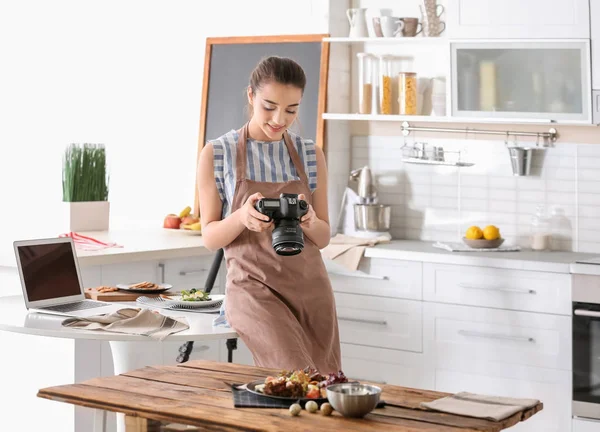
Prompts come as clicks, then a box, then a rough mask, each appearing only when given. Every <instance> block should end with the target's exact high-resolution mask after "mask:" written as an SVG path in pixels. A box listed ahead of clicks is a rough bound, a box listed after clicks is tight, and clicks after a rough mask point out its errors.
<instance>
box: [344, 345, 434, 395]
mask: <svg viewBox="0 0 600 432" xmlns="http://www.w3.org/2000/svg"><path fill="white" fill-rule="evenodd" d="M341 348H342V370H343V371H344V374H345V375H346V376H347V377H348V378H350V379H356V380H359V381H370V382H373V383H375V384H392V385H400V386H404V387H412V388H421V389H428V390H433V389H434V383H433V375H432V374H431V373H428V371H426V370H425V362H424V361H423V354H419V353H413V352H408V351H399V350H391V349H385V348H373V347H365V346H362V345H353V344H346V343H343V344H341Z"/></svg>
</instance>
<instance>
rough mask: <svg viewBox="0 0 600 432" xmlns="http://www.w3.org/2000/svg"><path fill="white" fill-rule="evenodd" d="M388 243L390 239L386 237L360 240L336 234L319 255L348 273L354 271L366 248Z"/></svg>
mask: <svg viewBox="0 0 600 432" xmlns="http://www.w3.org/2000/svg"><path fill="white" fill-rule="evenodd" d="M388 241H390V237H389V236H386V235H382V236H379V237H375V238H360V237H351V236H347V235H345V234H336V235H335V236H334V237H333V238H332V239H331V240H330V242H329V245H327V246H326V247H325V248H323V249H322V250H321V253H322V254H323V257H324V258H327V259H329V260H332V261H333V262H335V263H337V264H340V265H342V266H344V267H345V268H347V269H348V270H350V271H356V270H358V266H359V264H360V260H361V259H362V257H363V255H364V254H365V249H366V248H367V247H370V246H375V245H376V244H378V243H382V242H388Z"/></svg>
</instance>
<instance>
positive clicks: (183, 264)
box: [162, 255, 226, 292]
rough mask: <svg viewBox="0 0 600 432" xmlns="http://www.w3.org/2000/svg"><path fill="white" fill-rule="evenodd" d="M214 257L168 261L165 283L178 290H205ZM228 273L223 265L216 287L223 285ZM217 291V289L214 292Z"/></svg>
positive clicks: (165, 264) (165, 263)
mask: <svg viewBox="0 0 600 432" xmlns="http://www.w3.org/2000/svg"><path fill="white" fill-rule="evenodd" d="M213 259H214V256H213V255H207V256H201V257H190V258H180V259H172V260H166V261H164V263H162V265H164V282H165V283H168V284H172V285H173V287H174V288H175V289H177V290H179V289H191V288H196V289H198V288H202V289H203V288H204V286H205V284H206V280H207V278H208V273H209V272H210V268H211V266H212V263H213ZM225 272H226V270H225V266H224V265H223V263H222V264H221V268H220V269H219V273H218V274H217V278H216V279H215V284H214V287H219V286H220V285H221V280H222V277H223V276H224V273H225ZM216 291H217V290H216V289H215V291H214V292H216Z"/></svg>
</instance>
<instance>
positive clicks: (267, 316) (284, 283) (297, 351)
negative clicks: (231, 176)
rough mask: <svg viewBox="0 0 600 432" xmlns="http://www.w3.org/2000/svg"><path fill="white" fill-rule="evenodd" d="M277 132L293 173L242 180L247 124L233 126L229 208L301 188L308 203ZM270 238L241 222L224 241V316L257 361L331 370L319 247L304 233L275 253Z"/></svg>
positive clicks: (331, 309)
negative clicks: (294, 248) (279, 178)
mask: <svg viewBox="0 0 600 432" xmlns="http://www.w3.org/2000/svg"><path fill="white" fill-rule="evenodd" d="M284 138H285V145H286V147H287V150H288V153H289V154H290V156H291V159H292V162H293V163H294V167H295V168H296V172H297V173H298V176H299V177H300V180H293V181H288V182H282V183H270V182H256V181H252V180H248V179H246V160H247V154H246V142H247V140H248V124H246V125H245V126H244V127H243V128H242V129H241V130H240V131H239V139H238V143H237V152H236V153H237V156H236V186H235V194H234V197H233V203H232V207H231V211H232V212H233V211H235V210H237V209H239V208H240V207H242V206H243V205H244V203H245V202H246V200H247V199H248V197H249V196H250V195H252V194H254V193H256V192H260V193H261V194H262V195H263V196H264V197H265V198H279V194H280V193H295V194H304V195H305V196H306V199H307V201H308V202H309V203H310V202H311V198H312V196H311V192H310V188H309V186H308V179H307V177H306V172H305V171H304V166H303V164H302V163H301V161H300V156H299V155H298V153H297V151H296V149H295V147H294V145H293V144H292V141H291V139H290V137H289V135H288V133H287V132H285V133H284ZM271 239H272V237H271V231H265V232H262V233H259V232H254V231H250V230H248V229H245V230H244V231H243V232H242V233H241V234H240V235H239V236H238V237H237V238H236V239H235V240H234V241H233V242H232V243H231V244H229V246H227V247H225V259H226V264H227V288H226V293H227V299H226V302H225V316H226V318H227V321H228V322H229V324H230V325H231V327H232V328H233V329H234V330H235V331H236V332H237V333H238V334H239V336H240V338H241V339H242V341H243V342H244V343H245V344H246V346H247V347H248V348H249V349H250V351H251V352H252V355H253V357H254V362H255V364H256V365H257V366H261V367H267V368H276V369H286V370H292V369H303V368H305V367H307V366H310V367H314V368H316V369H317V370H318V371H319V372H321V373H324V374H325V373H330V372H337V371H339V370H340V369H341V360H340V357H341V356H340V341H339V334H338V324H337V314H336V309H335V299H334V297H333V290H332V289H331V283H330V281H329V277H328V275H327V270H326V269H325V264H324V263H323V259H322V257H321V252H320V251H319V248H318V247H317V246H316V245H315V244H314V243H313V242H312V241H311V240H310V239H308V237H307V236H304V249H303V250H302V252H301V253H300V254H298V255H293V256H280V255H277V253H275V250H274V249H273V246H272V245H271Z"/></svg>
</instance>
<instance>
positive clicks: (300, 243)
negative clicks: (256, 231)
mask: <svg viewBox="0 0 600 432" xmlns="http://www.w3.org/2000/svg"><path fill="white" fill-rule="evenodd" d="M254 208H256V210H258V211H259V212H261V213H262V214H265V215H267V216H269V218H270V220H273V221H274V222H275V228H274V229H273V240H272V244H273V249H275V252H277V254H279V255H297V254H299V253H300V252H302V249H303V248H304V234H303V232H302V228H300V218H301V217H302V216H304V215H305V214H306V213H308V203H307V202H306V201H304V200H300V199H298V194H285V193H282V194H281V195H280V196H279V198H262V199H260V200H258V201H256V203H255V204H254Z"/></svg>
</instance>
